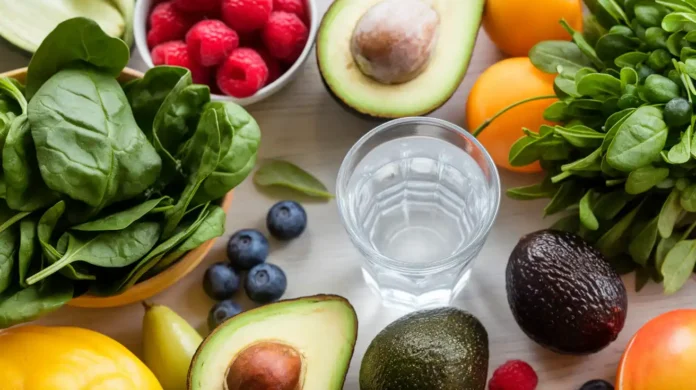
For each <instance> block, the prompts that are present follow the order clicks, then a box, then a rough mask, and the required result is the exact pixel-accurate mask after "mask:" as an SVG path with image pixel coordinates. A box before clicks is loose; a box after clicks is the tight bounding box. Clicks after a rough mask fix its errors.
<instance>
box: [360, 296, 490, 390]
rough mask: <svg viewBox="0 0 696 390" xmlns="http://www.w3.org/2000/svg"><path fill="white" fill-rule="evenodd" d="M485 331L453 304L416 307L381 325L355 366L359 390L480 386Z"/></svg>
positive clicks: (482, 383) (465, 389)
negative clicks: (440, 306) (357, 366)
mask: <svg viewBox="0 0 696 390" xmlns="http://www.w3.org/2000/svg"><path fill="white" fill-rule="evenodd" d="M487 374H488V333H487V332H486V329H485V328H484V327H483V325H482V324H481V322H479V320H478V319H476V317H474V316H473V315H471V314H469V313H467V312H465V311H462V310H459V309H455V308H439V309H432V310H423V311H417V312H415V313H412V314H409V315H407V316H405V317H402V318H400V319H398V320H396V321H395V322H393V323H391V324H390V325H389V326H387V327H386V328H384V329H383V330H382V331H381V332H380V333H379V334H378V335H377V336H376V337H375V338H374V340H372V342H371V343H370V346H369V347H368V348H367V351H366V352H365V356H364V357H363V360H362V364H361V366H360V389H361V390H425V389H427V390H482V389H484V388H485V386H486V376H487Z"/></svg>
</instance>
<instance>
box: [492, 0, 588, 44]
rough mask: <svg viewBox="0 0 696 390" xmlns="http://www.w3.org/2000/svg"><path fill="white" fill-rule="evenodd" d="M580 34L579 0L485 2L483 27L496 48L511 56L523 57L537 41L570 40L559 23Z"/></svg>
mask: <svg viewBox="0 0 696 390" xmlns="http://www.w3.org/2000/svg"><path fill="white" fill-rule="evenodd" d="M561 19H565V20H566V22H568V24H570V26H571V27H573V28H574V29H575V30H576V31H582V1H581V0H534V1H530V0H488V1H486V8H485V9H484V13H483V28H484V29H485V30H486V33H488V36H489V37H490V38H491V40H492V41H493V42H494V43H495V45H496V46H498V48H499V49H500V50H501V51H502V52H503V53H505V54H507V55H509V56H513V57H520V56H526V55H528V54H529V49H531V48H532V47H533V46H534V45H536V44H537V43H539V42H541V41H548V40H566V41H569V40H570V34H568V32H567V31H565V30H564V29H563V27H562V26H561V25H560V23H559V21H560V20H561Z"/></svg>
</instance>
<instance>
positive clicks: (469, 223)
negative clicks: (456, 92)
mask: <svg viewBox="0 0 696 390" xmlns="http://www.w3.org/2000/svg"><path fill="white" fill-rule="evenodd" d="M336 194H337V201H338V207H339V213H340V215H341V219H342V222H343V225H344V226H345V228H346V230H347V231H348V234H349V235H350V238H351V240H352V241H353V243H354V244H355V246H356V247H357V248H358V249H359V251H360V252H361V253H362V254H363V255H364V261H363V266H362V269H363V276H364V278H365V281H366V282H367V284H368V285H369V286H370V287H371V288H372V289H373V290H374V291H375V292H376V293H377V294H379V295H380V296H381V298H382V300H383V302H384V303H385V304H388V305H399V306H406V307H409V308H422V307H431V306H441V305H447V304H449V303H450V302H451V300H452V299H453V298H454V297H455V296H456V295H457V294H458V293H459V292H460V291H461V289H462V288H463V287H464V285H465V284H466V282H467V280H468V278H469V275H470V273H471V266H472V263H473V260H474V258H475V257H476V256H477V255H478V253H479V251H480V250H481V247H482V246H483V244H484V242H485V240H486V237H487V236H488V232H489V231H490V229H491V226H492V225H493V221H494V220H495V217H496V215H497V213H498V207H499V204H500V179H499V177H498V172H497V170H496V168H495V165H494V163H493V161H492V160H491V157H490V156H489V155H488V152H486V150H485V149H484V148H483V146H481V144H480V143H479V142H478V141H477V140H476V139H475V138H474V137H473V136H472V135H471V134H469V133H468V132H466V131H464V130H463V129H462V128H460V127H458V126H456V125H454V124H452V123H449V122H446V121H443V120H440V119H434V118H425V117H416V118H403V119H398V120H393V121H391V122H387V123H385V124H383V125H381V126H379V127H377V128H375V129H373V130H372V131H370V132H369V133H367V134H366V135H365V136H363V137H362V138H361V139H360V140H359V141H358V142H357V143H356V144H355V145H354V146H353V147H352V148H351V150H350V151H349V152H348V154H347V155H346V157H345V159H344V160H343V163H342V165H341V169H340V171H339V174H338V181H337V191H336Z"/></svg>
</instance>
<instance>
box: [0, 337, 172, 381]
mask: <svg viewBox="0 0 696 390" xmlns="http://www.w3.org/2000/svg"><path fill="white" fill-rule="evenodd" d="M0 387H1V388H2V389H3V390H162V386H160V384H159V383H158V382H157V379H156V378H155V376H154V374H153V373H152V372H151V371H150V370H149V369H148V368H147V367H146V366H145V364H144V363H143V362H141V361H140V360H139V359H138V358H137V357H136V356H135V355H133V353H131V352H130V351H129V350H128V349H127V348H126V347H124V346H123V345H121V344H119V343H118V342H116V341H115V340H113V339H111V338H109V337H107V336H105V335H103V334H100V333H97V332H94V331H91V330H87V329H82V328H73V327H44V326H31V325H27V326H21V327H17V328H12V329H8V330H5V331H2V332H0Z"/></svg>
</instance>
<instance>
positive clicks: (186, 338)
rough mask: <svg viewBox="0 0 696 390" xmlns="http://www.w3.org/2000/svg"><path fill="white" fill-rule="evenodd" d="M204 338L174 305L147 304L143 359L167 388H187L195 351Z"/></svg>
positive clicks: (183, 389) (170, 389) (144, 318)
mask: <svg viewBox="0 0 696 390" xmlns="http://www.w3.org/2000/svg"><path fill="white" fill-rule="evenodd" d="M202 341H203V338H202V337H201V335H200V334H198V332H196V330H195V329H193V327H191V325H189V323H188V322H186V320H184V319H183V318H181V317H180V316H179V315H178V314H176V313H175V312H174V311H172V310H171V309H170V308H168V307H166V306H162V305H149V304H145V317H143V360H144V361H145V364H147V366H148V367H150V369H151V370H152V372H154V373H155V376H156V377H157V379H159V381H160V383H161V384H162V386H164V388H165V389H166V390H185V389H186V376H187V374H188V369H189V365H190V364H191V359H192V358H193V354H194V353H196V349H198V346H199V345H200V344H201V342H202Z"/></svg>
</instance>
